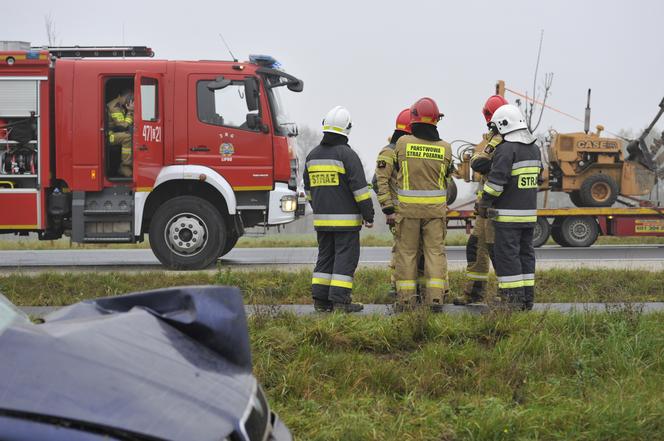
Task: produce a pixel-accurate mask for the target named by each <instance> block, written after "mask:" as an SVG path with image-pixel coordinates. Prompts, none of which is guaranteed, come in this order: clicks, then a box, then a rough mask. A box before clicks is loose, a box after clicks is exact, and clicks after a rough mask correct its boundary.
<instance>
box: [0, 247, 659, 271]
mask: <svg viewBox="0 0 664 441" xmlns="http://www.w3.org/2000/svg"><path fill="white" fill-rule="evenodd" d="M447 253H448V263H449V267H450V268H451V269H457V268H461V267H463V266H464V265H465V260H466V256H465V249H464V247H448V248H447ZM536 253H537V259H538V267H539V268H542V269H543V268H549V267H566V268H570V267H571V268H575V267H600V268H644V269H664V245H638V246H633V245H629V246H628V245H621V246H594V247H591V248H561V247H558V246H546V247H542V248H538V249H537V250H536ZM389 258H390V249H389V248H387V247H365V248H363V249H362V253H361V256H360V265H363V266H385V265H387V263H388V262H389ZM315 260H316V248H235V249H234V250H232V251H231V252H230V253H228V254H227V255H226V256H224V257H223V258H222V259H221V261H220V262H221V265H222V266H233V267H237V268H247V269H256V268H261V267H266V268H279V269H284V270H288V269H297V268H301V267H306V266H311V265H313V263H314V262H315ZM49 269H50V270H68V269H77V270H95V271H100V270H122V271H145V270H157V269H163V267H161V265H160V264H159V262H158V260H157V259H156V257H154V255H153V254H152V251H150V250H148V249H145V250H143V249H141V250H137V249H128V250H122V249H103V250H92V249H86V250H40V251H26V250H20V251H0V272H6V271H44V270H49Z"/></svg>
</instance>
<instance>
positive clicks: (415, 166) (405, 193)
mask: <svg viewBox="0 0 664 441" xmlns="http://www.w3.org/2000/svg"><path fill="white" fill-rule="evenodd" d="M451 163H452V149H451V146H450V145H449V144H448V143H446V142H445V141H429V140H425V139H421V138H417V137H415V136H413V135H405V136H402V137H401V138H399V141H398V142H397V145H396V147H395V149H394V164H393V165H392V166H390V165H389V164H386V167H385V173H386V174H391V173H392V170H393V168H396V169H397V199H398V201H399V214H400V215H401V216H402V217H407V218H420V219H431V218H444V217H445V214H446V211H447V175H448V173H449V168H450V164H451ZM384 186H385V183H383V187H384ZM383 187H381V186H380V185H379V191H380V192H381V193H382V192H385V191H387V190H385V189H384V188H383ZM386 208H387V209H388V210H387V211H386V209H385V208H383V212H386V213H387V212H389V206H388V207H386Z"/></svg>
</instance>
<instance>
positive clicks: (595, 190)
mask: <svg viewBox="0 0 664 441" xmlns="http://www.w3.org/2000/svg"><path fill="white" fill-rule="evenodd" d="M618 192H619V189H618V184H617V183H616V181H614V180H613V178H612V177H611V176H608V175H604V174H596V175H592V176H589V177H588V178H587V179H586V180H585V181H583V184H581V189H580V190H579V197H580V199H581V202H582V203H583V206H584V207H610V206H611V205H613V204H614V203H615V202H616V199H618Z"/></svg>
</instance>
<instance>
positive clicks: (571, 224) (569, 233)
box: [554, 216, 599, 247]
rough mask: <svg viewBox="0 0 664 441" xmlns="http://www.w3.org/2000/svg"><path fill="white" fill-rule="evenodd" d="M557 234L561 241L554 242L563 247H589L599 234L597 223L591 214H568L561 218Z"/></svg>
mask: <svg viewBox="0 0 664 441" xmlns="http://www.w3.org/2000/svg"><path fill="white" fill-rule="evenodd" d="M557 234H559V235H560V239H562V240H561V242H562V243H561V242H558V241H557V240H556V242H558V243H559V244H560V245H562V246H564V247H589V246H591V245H592V244H594V243H595V241H596V240H597V236H599V225H597V220H595V218H594V217H592V216H569V217H565V218H564V219H563V220H562V222H561V223H560V228H559V233H557ZM554 240H555V237H554Z"/></svg>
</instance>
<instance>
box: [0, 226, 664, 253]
mask: <svg viewBox="0 0 664 441" xmlns="http://www.w3.org/2000/svg"><path fill="white" fill-rule="evenodd" d="M467 240H468V235H467V234H466V233H465V231H459V230H451V231H449V232H448V234H447V239H446V244H447V245H449V246H464V245H466V241H467ZM360 243H361V245H362V246H364V247H388V246H392V235H391V234H389V233H368V232H363V234H362V236H361V238H360ZM555 244H556V243H555V242H554V241H553V239H549V241H548V242H547V245H555ZM596 244H597V245H638V244H664V237H613V236H606V237H599V238H598V239H597V242H596ZM316 246H317V243H316V235H315V234H278V235H269V236H259V237H247V236H245V237H242V238H240V240H239V241H238V243H237V245H236V247H237V248H300V247H316ZM104 248H110V249H118V248H121V249H145V248H150V244H149V242H148V241H147V240H146V241H145V242H141V243H137V244H79V243H72V242H71V241H70V240H69V239H59V240H48V241H39V240H35V239H32V238H30V239H26V238H19V239H17V240H0V250H68V249H104Z"/></svg>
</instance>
